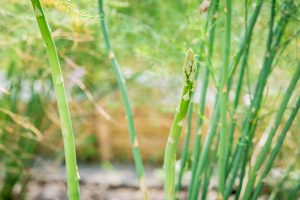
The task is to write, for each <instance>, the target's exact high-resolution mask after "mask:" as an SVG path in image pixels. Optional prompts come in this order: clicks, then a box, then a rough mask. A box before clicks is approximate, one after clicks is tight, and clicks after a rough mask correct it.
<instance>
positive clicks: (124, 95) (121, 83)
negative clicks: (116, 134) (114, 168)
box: [98, 0, 148, 199]
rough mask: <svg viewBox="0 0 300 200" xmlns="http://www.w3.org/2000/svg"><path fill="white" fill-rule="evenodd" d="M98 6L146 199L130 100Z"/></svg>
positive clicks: (101, 8)
mask: <svg viewBox="0 0 300 200" xmlns="http://www.w3.org/2000/svg"><path fill="white" fill-rule="evenodd" d="M98 5H99V15H100V16H101V19H100V23H101V27H102V34H103V38H104V42H105V46H106V49H107V52H108V57H109V59H110V60H111V62H112V66H113V70H114V73H115V76H116V78H117V82H118V86H119V89H120V91H121V94H122V98H123V103H124V107H125V112H126V117H127V122H128V131H129V137H130V143H131V149H132V153H133V157H134V161H135V167H136V171H137V175H138V177H139V182H140V190H141V191H142V193H143V198H144V199H148V192H147V188H146V185H145V183H144V166H143V161H142V157H141V153H140V150H139V142H138V139H137V136H136V131H135V127H134V119H133V113H132V109H131V105H130V100H129V97H128V94H127V89H126V85H125V79H124V77H123V74H122V71H121V68H120V66H119V63H118V60H117V58H116V56H115V54H114V51H113V48H112V45H111V43H110V38H109V34H108V28H107V23H106V19H105V15H104V11H103V1H102V0H99V1H98Z"/></svg>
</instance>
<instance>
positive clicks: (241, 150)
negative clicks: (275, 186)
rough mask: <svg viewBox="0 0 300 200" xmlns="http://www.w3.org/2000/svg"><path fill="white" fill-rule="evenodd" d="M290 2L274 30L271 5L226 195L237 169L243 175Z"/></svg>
mask: <svg viewBox="0 0 300 200" xmlns="http://www.w3.org/2000/svg"><path fill="white" fill-rule="evenodd" d="M291 4H292V2H290V1H286V2H284V8H285V11H284V14H283V15H282V16H281V18H280V20H279V22H278V25H277V28H276V29H275V31H273V23H274V17H275V12H274V6H271V17H270V31H269V36H268V39H267V44H266V51H265V52H266V53H265V56H264V60H263V67H262V69H261V72H260V75H259V80H258V83H257V86H256V90H255V93H254V98H253V100H252V101H251V105H250V107H249V109H248V111H247V114H246V118H245V120H244V125H243V131H242V136H241V137H240V141H239V145H237V146H236V148H235V153H234V157H233V158H232V164H231V170H230V172H229V177H228V180H227V181H228V186H227V190H226V196H228V195H229V194H230V193H231V190H232V188H233V185H234V181H235V178H236V175H237V172H238V170H239V169H240V170H241V173H240V179H243V177H244V172H245V167H246V162H247V157H248V156H247V155H248V153H249V152H248V151H249V143H250V142H251V141H252V138H253V135H254V132H255V129H256V125H257V118H258V114H259V110H260V106H261V102H262V97H263V91H264V88H265V85H266V83H267V79H268V76H269V74H270V72H271V66H272V62H273V60H274V58H275V55H276V52H277V50H278V46H279V44H280V41H281V38H282V35H283V33H284V30H285V27H286V25H287V23H288V19H289V17H290V15H288V14H287V13H289V12H291V10H292V9H291V8H292V5H291ZM273 5H275V2H274V3H273ZM242 155H243V156H242ZM241 163H242V164H241ZM240 183H241V181H240Z"/></svg>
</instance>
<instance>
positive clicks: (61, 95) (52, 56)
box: [31, 0, 80, 200]
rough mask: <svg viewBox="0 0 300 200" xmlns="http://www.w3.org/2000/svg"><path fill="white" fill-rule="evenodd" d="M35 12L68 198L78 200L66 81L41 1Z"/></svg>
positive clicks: (34, 7)
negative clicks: (50, 81)
mask: <svg viewBox="0 0 300 200" xmlns="http://www.w3.org/2000/svg"><path fill="white" fill-rule="evenodd" d="M31 3H32V6H33V10H34V12H35V15H36V19H37V23H38V25H39V28H40V32H41V34H42V38H43V41H44V43H45V45H46V51H47V54H48V59H49V63H50V67H51V73H52V79H53V85H54V89H55V93H56V100H57V106H58V112H59V116H60V122H61V129H62V135H63V141H64V150H65V160H66V170H67V186H68V198H69V199H71V200H78V199H80V197H79V183H78V171H77V170H78V169H77V162H76V152H75V143H74V132H73V128H72V122H71V117H70V113H69V107H68V101H67V97H66V92H65V88H64V81H63V76H62V72H61V67H60V63H59V59H58V55H57V50H56V46H55V43H54V41H53V38H52V36H51V30H50V27H49V25H48V23H47V21H46V18H45V15H44V11H43V8H42V5H41V3H40V1H39V0H31Z"/></svg>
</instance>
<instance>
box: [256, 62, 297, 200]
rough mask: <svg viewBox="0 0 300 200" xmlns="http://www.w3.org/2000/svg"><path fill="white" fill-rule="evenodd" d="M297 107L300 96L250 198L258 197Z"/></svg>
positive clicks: (294, 116)
mask: <svg viewBox="0 0 300 200" xmlns="http://www.w3.org/2000/svg"><path fill="white" fill-rule="evenodd" d="M298 68H300V66H298ZM299 108H300V98H298V100H297V104H296V106H295V107H294V109H293V110H292V112H291V114H290V116H289V118H288V120H287V122H286V124H285V126H284V128H283V129H282V131H281V133H280V136H279V138H278V141H277V143H276V145H275V147H274V148H273V150H272V152H271V155H270V157H269V159H268V160H267V164H266V166H265V169H264V170H263V172H262V175H261V177H260V178H259V181H258V183H257V186H256V187H255V191H254V194H253V198H252V199H253V200H254V199H257V198H258V195H259V193H260V191H261V188H262V185H263V181H264V180H265V178H266V176H267V175H268V173H269V172H270V170H271V168H272V166H273V162H274V160H275V159H276V157H277V155H278V153H279V151H280V149H281V146H282V144H283V142H284V139H285V137H286V134H287V133H288V131H289V129H290V127H291V126H292V123H293V121H294V119H295V118H296V116H297V113H298V111H299ZM299 152H300V151H298V152H297V154H296V157H298V156H299ZM289 168H291V167H288V169H289Z"/></svg>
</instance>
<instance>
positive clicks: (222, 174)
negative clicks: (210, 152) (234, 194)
mask: <svg viewBox="0 0 300 200" xmlns="http://www.w3.org/2000/svg"><path fill="white" fill-rule="evenodd" d="M224 13H225V18H226V20H225V36H224V43H225V45H224V49H223V61H222V68H221V81H220V90H221V91H220V92H219V94H220V104H219V106H220V121H221V130H220V136H219V137H220V141H219V148H218V178H219V179H218V180H219V185H218V193H219V194H218V196H219V198H221V199H224V196H225V181H226V162H227V158H226V156H227V155H228V153H227V152H228V134H227V96H228V95H227V94H228V93H227V88H226V82H227V76H228V68H229V59H230V41H231V0H226V5H225V8H224Z"/></svg>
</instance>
